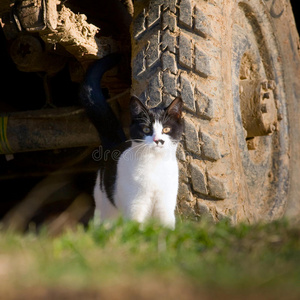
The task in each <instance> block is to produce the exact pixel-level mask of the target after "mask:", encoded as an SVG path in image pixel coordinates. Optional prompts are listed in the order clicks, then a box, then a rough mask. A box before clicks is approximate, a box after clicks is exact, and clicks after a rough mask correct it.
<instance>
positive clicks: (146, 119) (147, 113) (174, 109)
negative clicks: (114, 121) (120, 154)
mask: <svg viewBox="0 0 300 300" xmlns="http://www.w3.org/2000/svg"><path fill="white" fill-rule="evenodd" d="M182 105H183V103H182V99H181V98H180V97H177V98H175V99H174V100H173V102H172V103H171V104H170V105H169V106H168V107H166V108H157V107H156V108H150V109H149V108H147V107H146V106H145V105H144V104H143V103H142V102H141V101H140V100H139V99H138V98H137V97H135V96H133V97H131V101H130V111H131V120H132V121H131V126H130V135H131V138H132V139H133V140H135V141H137V142H144V143H145V144H147V146H149V147H151V148H153V149H157V150H159V149H167V148H170V147H173V146H176V145H177V144H178V142H179V141H180V139H181V136H182V130H183V125H182Z"/></svg>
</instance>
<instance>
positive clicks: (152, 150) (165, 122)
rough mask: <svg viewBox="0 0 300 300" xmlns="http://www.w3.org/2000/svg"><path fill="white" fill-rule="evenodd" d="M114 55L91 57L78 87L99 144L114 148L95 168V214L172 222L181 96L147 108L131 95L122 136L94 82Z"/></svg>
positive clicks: (180, 121) (141, 221)
mask: <svg viewBox="0 0 300 300" xmlns="http://www.w3.org/2000/svg"><path fill="white" fill-rule="evenodd" d="M116 61H117V56H115V55H110V56H107V57H105V58H103V59H101V60H99V61H97V62H96V64H94V65H93V66H92V68H90V69H89V71H88V72H87V76H86V79H85V81H84V83H83V85H82V89H81V100H82V103H83V105H84V106H85V107H86V110H87V113H88V115H89V117H90V118H91V120H92V121H93V123H94V125H95V126H96V128H97V130H98V132H99V135H100V139H101V141H102V146H103V147H104V149H105V150H111V151H112V152H111V153H114V155H109V156H107V160H106V161H105V162H104V165H103V166H102V167H101V168H100V170H99V171H98V174H97V179H96V185H95V187H94V198H95V203H96V210H95V216H100V220H107V219H113V218H116V217H118V216H120V215H123V216H124V217H125V218H129V219H132V220H136V221H138V222H140V223H143V222H144V221H146V220H147V219H149V218H154V219H157V220H159V222H160V223H161V224H163V225H165V226H167V227H170V228H174V227H175V206H176V199H177V190H178V164H177V160H176V149H177V145H178V142H179V140H180V138H181V135H182V100H181V98H179V97H177V98H175V100H173V102H172V103H171V104H170V105H169V106H168V107H166V108H152V109H148V108H147V107H146V106H145V105H144V104H143V103H142V102H141V101H140V100H139V99H138V98H137V97H135V96H133V97H132V98H131V101H130V111H131V120H132V121H131V126H130V136H131V139H130V140H127V141H126V138H125V135H124V133H123V131H122V128H121V125H120V124H119V122H118V121H117V119H116V117H115V115H114V114H113V112H112V110H111V109H110V107H109V106H108V104H107V102H106V101H105V98H104V96H103V94H102V92H101V88H100V80H101V77H102V75H103V73H104V72H105V71H107V70H108V69H109V68H111V67H112V66H113V65H114V64H115V63H116ZM116 149H117V150H118V151H116ZM116 153H118V155H116Z"/></svg>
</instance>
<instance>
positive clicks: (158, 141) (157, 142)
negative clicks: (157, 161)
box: [153, 139, 165, 145]
mask: <svg viewBox="0 0 300 300" xmlns="http://www.w3.org/2000/svg"><path fill="white" fill-rule="evenodd" d="M153 141H154V143H156V145H158V144H159V143H161V144H162V145H163V144H164V143H165V141H164V140H156V139H153Z"/></svg>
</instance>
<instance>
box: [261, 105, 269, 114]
mask: <svg viewBox="0 0 300 300" xmlns="http://www.w3.org/2000/svg"><path fill="white" fill-rule="evenodd" d="M260 110H261V112H262V113H263V114H265V113H267V112H268V109H267V104H266V103H263V104H261V106H260Z"/></svg>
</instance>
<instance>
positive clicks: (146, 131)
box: [143, 126, 151, 133]
mask: <svg viewBox="0 0 300 300" xmlns="http://www.w3.org/2000/svg"><path fill="white" fill-rule="evenodd" d="M150 131H151V130H150V128H149V127H146V126H145V127H143V132H144V133H150Z"/></svg>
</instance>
